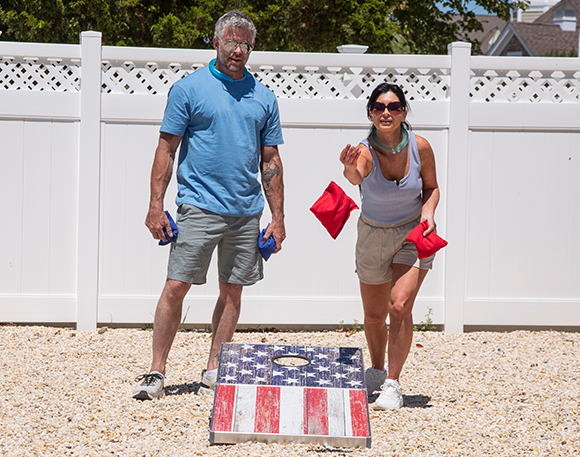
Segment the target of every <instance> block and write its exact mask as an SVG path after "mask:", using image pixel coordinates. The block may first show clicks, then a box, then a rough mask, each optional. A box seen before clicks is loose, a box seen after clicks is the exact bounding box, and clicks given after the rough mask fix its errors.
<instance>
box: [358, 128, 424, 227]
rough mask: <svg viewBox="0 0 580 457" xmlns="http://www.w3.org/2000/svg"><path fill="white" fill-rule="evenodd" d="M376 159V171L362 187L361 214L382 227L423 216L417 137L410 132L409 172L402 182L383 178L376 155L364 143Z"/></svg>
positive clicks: (374, 168) (374, 166)
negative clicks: (421, 214)
mask: <svg viewBox="0 0 580 457" xmlns="http://www.w3.org/2000/svg"><path fill="white" fill-rule="evenodd" d="M361 144H364V145H365V146H366V147H367V148H369V150H370V151H371V154H372V156H373V169H372V170H371V172H370V173H369V175H368V176H367V177H366V178H365V179H364V180H363V182H362V184H361V193H362V200H361V207H362V208H361V211H362V213H363V214H364V215H365V216H366V217H368V218H369V219H371V220H373V221H375V222H377V223H379V224H382V225H397V224H400V223H401V222H405V221H408V220H411V219H413V218H414V217H416V216H418V215H419V214H420V213H421V208H422V203H421V199H422V190H423V180H422V179H421V158H420V157H419V150H418V149H417V140H416V139H415V134H414V133H413V132H409V172H408V173H407V175H406V176H405V177H404V178H403V179H401V180H400V181H399V182H396V181H389V180H388V179H386V178H385V177H384V176H383V173H382V172H381V167H380V165H379V160H378V158H377V155H376V153H375V151H374V149H373V147H372V146H371V144H370V142H369V140H368V138H365V139H364V140H362V141H361Z"/></svg>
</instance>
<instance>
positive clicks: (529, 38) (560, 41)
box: [511, 13, 578, 56]
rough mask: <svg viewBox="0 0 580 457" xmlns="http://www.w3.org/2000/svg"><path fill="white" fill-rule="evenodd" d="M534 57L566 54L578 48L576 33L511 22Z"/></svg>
mask: <svg viewBox="0 0 580 457" xmlns="http://www.w3.org/2000/svg"><path fill="white" fill-rule="evenodd" d="M545 14H548V13H545ZM511 25H512V26H513V27H514V28H515V29H516V30H517V32H518V35H519V36H520V38H521V40H523V41H524V42H525V44H526V46H527V47H528V48H529V50H530V51H531V52H532V55H534V56H547V55H554V53H557V52H560V53H562V52H563V53H568V52H570V51H572V50H573V49H576V48H577V47H578V31H577V30H576V31H574V32H565V31H563V30H562V29H561V28H560V26H559V25H554V24H547V23H538V22H537V21H536V22H531V23H526V22H512V23H511Z"/></svg>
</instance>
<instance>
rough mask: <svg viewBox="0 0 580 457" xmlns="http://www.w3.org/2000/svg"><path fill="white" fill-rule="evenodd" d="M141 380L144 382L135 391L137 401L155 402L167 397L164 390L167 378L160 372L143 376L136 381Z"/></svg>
mask: <svg viewBox="0 0 580 457" xmlns="http://www.w3.org/2000/svg"><path fill="white" fill-rule="evenodd" d="M141 380H143V382H141V384H139V385H137V386H135V389H133V398H135V399H137V400H153V399H160V398H161V397H163V395H165V391H164V390H163V387H164V385H165V377H164V376H163V375H162V374H161V373H159V372H158V371H152V372H151V373H145V374H141V375H139V376H137V378H136V379H135V381H141Z"/></svg>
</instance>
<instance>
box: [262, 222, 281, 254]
mask: <svg viewBox="0 0 580 457" xmlns="http://www.w3.org/2000/svg"><path fill="white" fill-rule="evenodd" d="M270 237H273V238H274V241H275V242H276V250H275V251H274V254H276V253H277V252H279V251H280V249H282V242H283V241H284V240H285V239H286V228H285V227H284V220H279V221H274V220H272V222H270V225H269V226H268V228H267V229H266V233H264V241H265V240H267V239H268V238H270Z"/></svg>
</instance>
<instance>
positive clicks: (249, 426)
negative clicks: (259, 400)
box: [232, 384, 257, 433]
mask: <svg viewBox="0 0 580 457" xmlns="http://www.w3.org/2000/svg"><path fill="white" fill-rule="evenodd" d="M256 393H257V386H252V385H246V384H240V385H238V386H237V388H236V409H235V413H234V424H233V427H232V430H233V431H234V432H243V433H254V418H255V415H256Z"/></svg>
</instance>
